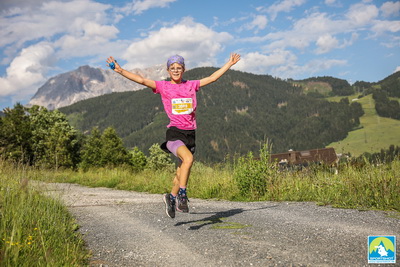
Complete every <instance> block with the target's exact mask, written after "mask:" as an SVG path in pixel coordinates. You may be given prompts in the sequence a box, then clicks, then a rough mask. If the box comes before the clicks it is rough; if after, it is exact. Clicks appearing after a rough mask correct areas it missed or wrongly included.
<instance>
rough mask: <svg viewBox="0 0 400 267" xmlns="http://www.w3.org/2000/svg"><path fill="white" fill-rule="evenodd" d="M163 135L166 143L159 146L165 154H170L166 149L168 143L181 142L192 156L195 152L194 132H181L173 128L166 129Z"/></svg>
mask: <svg viewBox="0 0 400 267" xmlns="http://www.w3.org/2000/svg"><path fill="white" fill-rule="evenodd" d="M165 135H166V141H165V142H164V143H162V144H161V146H160V147H161V149H162V150H164V151H165V152H167V153H171V152H170V151H169V150H168V148H167V142H168V141H175V140H181V141H182V142H183V143H184V144H185V145H186V147H187V148H188V149H189V150H190V152H192V154H194V152H195V150H196V130H181V129H178V128H176V127H174V126H173V127H170V128H168V130H167V132H166V134H165Z"/></svg>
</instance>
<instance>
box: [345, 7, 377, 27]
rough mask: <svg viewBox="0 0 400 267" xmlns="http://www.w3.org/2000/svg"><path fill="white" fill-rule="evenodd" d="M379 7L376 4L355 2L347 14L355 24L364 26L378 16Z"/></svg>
mask: <svg viewBox="0 0 400 267" xmlns="http://www.w3.org/2000/svg"><path fill="white" fill-rule="evenodd" d="M378 14H379V9H378V8H377V7H376V6H375V5H365V4H362V3H360V4H355V5H352V6H351V7H350V9H349V11H348V12H347V14H346V16H347V18H348V20H349V22H350V23H351V24H353V25H354V26H364V25H368V24H369V23H371V22H373V20H374V19H375V18H376V17H378Z"/></svg>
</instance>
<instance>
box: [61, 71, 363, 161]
mask: <svg viewBox="0 0 400 267" xmlns="http://www.w3.org/2000/svg"><path fill="white" fill-rule="evenodd" d="M215 70H216V69H215V68H209V67H207V68H196V69H193V70H190V71H187V72H186V73H185V76H184V78H185V79H188V80H194V79H201V78H202V77H205V76H208V75H210V74H211V73H213V72H214V71H215ZM197 98H198V108H197V118H198V130H197V137H196V138H197V142H196V143H197V149H196V157H197V159H199V160H202V161H207V162H219V161H222V160H224V159H225V158H226V157H227V155H235V154H246V153H248V152H249V151H252V152H253V153H254V154H257V153H258V151H259V149H260V146H261V144H263V143H265V142H267V141H268V142H270V143H271V144H272V152H274V153H278V152H283V151H287V150H288V149H294V150H303V149H311V148H321V147H325V146H326V145H327V144H329V143H331V142H334V141H337V140H341V139H343V138H345V137H346V135H347V133H348V132H349V131H351V130H352V129H354V128H355V127H357V126H358V125H359V117H360V116H362V114H363V110H362V108H361V105H359V104H358V103H356V102H354V103H349V101H348V100H347V98H343V100H342V101H340V102H339V103H333V102H328V101H326V100H324V99H320V98H314V97H311V96H308V95H305V94H304V93H303V90H302V88H301V87H299V86H294V85H293V84H292V83H291V82H288V81H285V80H281V79H279V78H274V77H272V76H269V75H255V74H250V73H244V72H240V71H233V70H230V71H228V72H227V73H226V74H225V75H224V76H223V77H221V78H220V80H218V81H217V82H216V83H213V84H211V85H208V86H206V87H204V88H201V89H200V91H199V93H198V96H197ZM60 111H61V112H63V113H65V114H66V115H67V117H68V119H69V121H70V122H71V124H72V125H74V126H75V127H76V128H77V129H79V130H81V131H82V132H85V133H88V132H90V131H91V129H93V127H98V128H99V129H100V130H104V129H105V128H107V127H114V128H115V129H116V132H117V133H118V135H119V136H121V138H122V139H123V141H124V144H125V146H126V147H129V148H133V147H138V148H139V149H140V150H142V151H148V149H149V148H150V146H152V145H153V144H154V143H162V142H163V141H164V138H165V130H166V125H167V124H168V120H167V117H166V115H165V114H164V111H163V107H162V104H161V100H160V96H159V95H155V94H153V93H152V91H151V90H150V89H144V90H141V91H135V92H124V93H113V94H109V95H103V96H100V97H96V98H92V99H88V100H85V101H81V102H78V103H75V104H73V105H71V106H68V107H64V108H61V109H60Z"/></svg>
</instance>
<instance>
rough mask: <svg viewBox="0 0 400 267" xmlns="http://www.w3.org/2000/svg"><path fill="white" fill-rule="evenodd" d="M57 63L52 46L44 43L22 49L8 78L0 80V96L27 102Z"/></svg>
mask: <svg viewBox="0 0 400 267" xmlns="http://www.w3.org/2000/svg"><path fill="white" fill-rule="evenodd" d="M54 62H55V58H54V49H53V47H52V45H51V44H49V43H46V42H43V43H38V44H35V45H32V46H30V47H27V48H24V49H22V51H21V53H20V55H18V56H17V57H16V58H14V60H13V61H12V62H11V64H10V66H9V67H8V68H7V77H1V78H0V88H1V90H0V95H1V96H7V95H14V96H17V97H16V98H17V100H26V99H25V98H27V96H31V95H32V94H33V93H34V92H35V91H36V90H37V88H38V86H39V85H41V84H42V83H43V82H44V81H45V80H46V78H45V73H46V72H47V71H48V68H50V67H51V66H52V65H53V64H54Z"/></svg>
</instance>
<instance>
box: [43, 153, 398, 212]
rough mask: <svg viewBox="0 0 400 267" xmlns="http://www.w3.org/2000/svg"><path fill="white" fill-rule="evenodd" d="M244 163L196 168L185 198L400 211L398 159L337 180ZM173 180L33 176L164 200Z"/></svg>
mask: <svg viewBox="0 0 400 267" xmlns="http://www.w3.org/2000/svg"><path fill="white" fill-rule="evenodd" d="M246 160H249V159H246V158H244V159H243V162H242V163H243V164H242V165H235V166H230V165H229V164H222V165H218V166H213V167H210V166H205V165H204V164H202V163H198V162H197V163H195V164H194V166H193V168H192V171H191V175H190V179H189V184H188V192H189V193H188V194H189V196H190V197H194V198H203V199H225V200H234V201H238V200H240V201H260V200H271V201H311V202H316V203H318V204H321V205H332V206H335V207H344V208H357V209H379V210H396V211H400V160H399V159H397V160H395V161H393V162H392V163H387V164H382V165H373V164H369V163H366V164H365V165H363V166H362V167H358V166H351V165H347V164H343V165H341V166H340V170H339V172H338V174H335V172H334V171H332V170H329V169H327V168H323V167H320V166H314V167H312V168H308V169H304V170H301V171H280V170H279V169H278V168H276V167H273V166H271V165H268V164H269V163H266V164H267V166H264V167H263V166H256V165H255V164H254V162H253V163H251V164H249V162H246ZM265 170H268V171H265ZM174 175H175V173H174V170H172V169H169V170H163V171H152V170H144V171H142V172H139V173H133V172H131V171H130V170H127V169H97V170H90V171H87V172H74V171H37V173H36V175H35V176H36V179H40V180H44V181H47V182H66V183H78V184H82V185H86V186H92V187H98V186H101V187H110V188H116V189H122V190H134V191H140V192H149V193H155V194H162V193H166V192H169V191H170V189H171V186H172V180H173V177H174ZM237 175H241V176H242V177H241V179H242V181H244V184H246V179H247V180H248V183H247V185H245V186H246V187H247V189H246V190H247V191H246V190H243V186H242V185H241V182H240V180H238V179H237V178H236V177H237ZM261 176H262V179H260V177H261ZM263 180H264V181H263ZM260 183H261V184H260ZM260 186H262V187H263V188H262V190H260Z"/></svg>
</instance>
